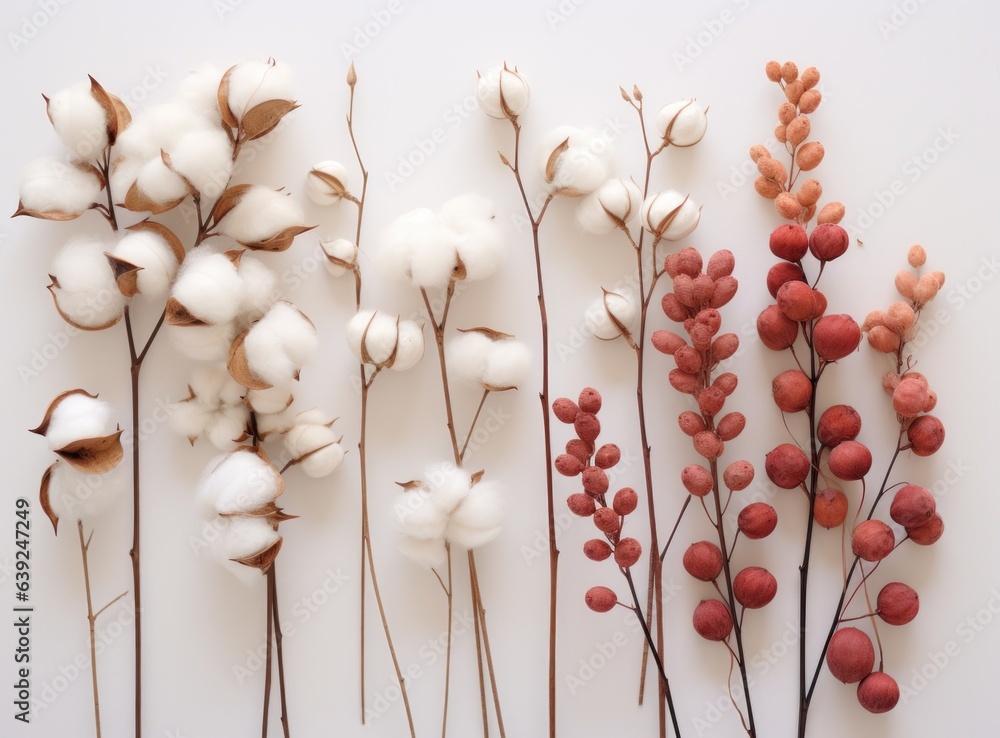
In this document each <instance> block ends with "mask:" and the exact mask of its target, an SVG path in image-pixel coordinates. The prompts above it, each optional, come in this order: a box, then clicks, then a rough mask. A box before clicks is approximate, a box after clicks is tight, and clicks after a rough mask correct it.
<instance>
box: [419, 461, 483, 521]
mask: <svg viewBox="0 0 1000 738" xmlns="http://www.w3.org/2000/svg"><path fill="white" fill-rule="evenodd" d="M427 480H428V481H429V482H430V485H431V499H432V500H433V502H434V505H435V506H436V507H437V508H438V509H439V510H442V511H443V512H445V513H448V514H449V515H450V514H451V511H452V510H454V509H455V508H456V507H458V505H459V503H460V502H461V501H462V500H464V499H465V498H466V497H468V495H469V490H471V489H472V475H471V474H470V473H469V472H467V471H466V470H465V469H462V468H461V467H455V466H452V465H451V464H441V465H438V466H435V467H432V468H431V469H430V470H429V471H428V473H427Z"/></svg>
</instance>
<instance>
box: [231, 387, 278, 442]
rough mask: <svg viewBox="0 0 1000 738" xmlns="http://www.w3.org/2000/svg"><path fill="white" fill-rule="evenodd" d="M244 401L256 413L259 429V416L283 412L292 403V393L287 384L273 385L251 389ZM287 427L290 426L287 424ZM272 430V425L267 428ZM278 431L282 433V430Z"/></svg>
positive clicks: (260, 419) (260, 418)
mask: <svg viewBox="0 0 1000 738" xmlns="http://www.w3.org/2000/svg"><path fill="white" fill-rule="evenodd" d="M234 381H235V380H234ZM246 402H247V405H249V406H250V408H251V409H253V411H254V412H255V413H257V414H258V417H257V428H258V430H260V424H261V421H262V420H263V418H262V417H260V416H263V415H276V414H279V413H283V412H284V411H285V410H287V409H288V406H289V405H291V404H292V393H291V390H290V389H289V387H288V385H275V386H273V387H268V388H267V389H253V390H250V391H249V392H247V396H246ZM289 427H291V426H290V425H289ZM273 430H275V428H274V427H269V428H268V431H273ZM286 430H287V429H286ZM279 432H280V433H284V430H282V431H279Z"/></svg>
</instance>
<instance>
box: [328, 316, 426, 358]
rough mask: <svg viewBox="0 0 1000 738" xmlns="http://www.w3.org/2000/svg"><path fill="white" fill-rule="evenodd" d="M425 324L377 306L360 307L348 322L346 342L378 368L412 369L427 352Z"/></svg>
mask: <svg viewBox="0 0 1000 738" xmlns="http://www.w3.org/2000/svg"><path fill="white" fill-rule="evenodd" d="M423 330H424V329H423V326H422V325H421V324H420V323H418V322H417V321H415V320H400V318H399V316H398V315H391V314H389V313H381V312H378V311H375V310H359V311H358V312H357V313H355V314H354V317H352V318H351V319H350V320H349V321H348V323H347V332H346V337H347V346H348V348H350V350H351V353H352V354H354V356H355V358H356V359H358V361H360V362H362V363H363V364H368V365H370V366H374V367H375V368H377V369H382V368H386V369H395V370H396V371H406V370H407V369H412V368H413V367H414V366H416V365H417V363H418V362H419V361H420V359H422V358H423V356H424V332H423Z"/></svg>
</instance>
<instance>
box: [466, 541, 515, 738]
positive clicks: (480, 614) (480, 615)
mask: <svg viewBox="0 0 1000 738" xmlns="http://www.w3.org/2000/svg"><path fill="white" fill-rule="evenodd" d="M469 573H470V575H471V578H472V594H473V602H472V606H473V608H474V610H475V612H474V614H475V617H476V620H477V622H479V624H480V626H481V628H482V633H483V644H484V646H485V651H486V664H487V669H488V670H489V675H490V685H491V688H492V692H493V709H494V710H495V711H496V714H497V726H498V728H499V729H500V735H501V736H505V735H506V731H505V730H504V726H503V713H502V712H501V711H500V694H499V692H498V691H497V680H496V677H495V672H494V670H493V651H492V649H491V648H490V631H489V628H488V627H487V625H486V608H485V607H484V606H483V596H482V593H481V592H480V591H479V571H478V570H477V569H476V556H475V553H474V552H472V551H469Z"/></svg>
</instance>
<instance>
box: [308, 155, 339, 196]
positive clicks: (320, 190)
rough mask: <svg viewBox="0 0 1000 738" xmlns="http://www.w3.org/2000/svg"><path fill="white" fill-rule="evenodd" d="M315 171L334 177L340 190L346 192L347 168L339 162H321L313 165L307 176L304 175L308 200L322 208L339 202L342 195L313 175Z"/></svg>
mask: <svg viewBox="0 0 1000 738" xmlns="http://www.w3.org/2000/svg"><path fill="white" fill-rule="evenodd" d="M316 171H319V172H322V173H323V174H326V175H329V176H331V177H334V178H335V179H336V180H337V181H338V182H340V184H341V186H342V188H343V189H344V190H345V191H346V190H347V167H345V166H344V165H343V164H341V163H340V162H339V161H332V160H327V161H321V162H319V163H318V164H314V165H313V168H312V169H311V170H309V174H308V175H306V196H308V198H309V199H310V200H312V201H313V202H314V203H316V204H317V205H321V206H324V207H325V206H329V205H335V204H337V203H338V202H340V200H341V199H342V197H343V195H341V194H340V192H339V191H338V190H337V188H335V187H331V186H330V185H329V184H327V183H326V182H325V181H324V180H322V179H320V178H319V177H318V176H316V175H315V174H313V172H316Z"/></svg>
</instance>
